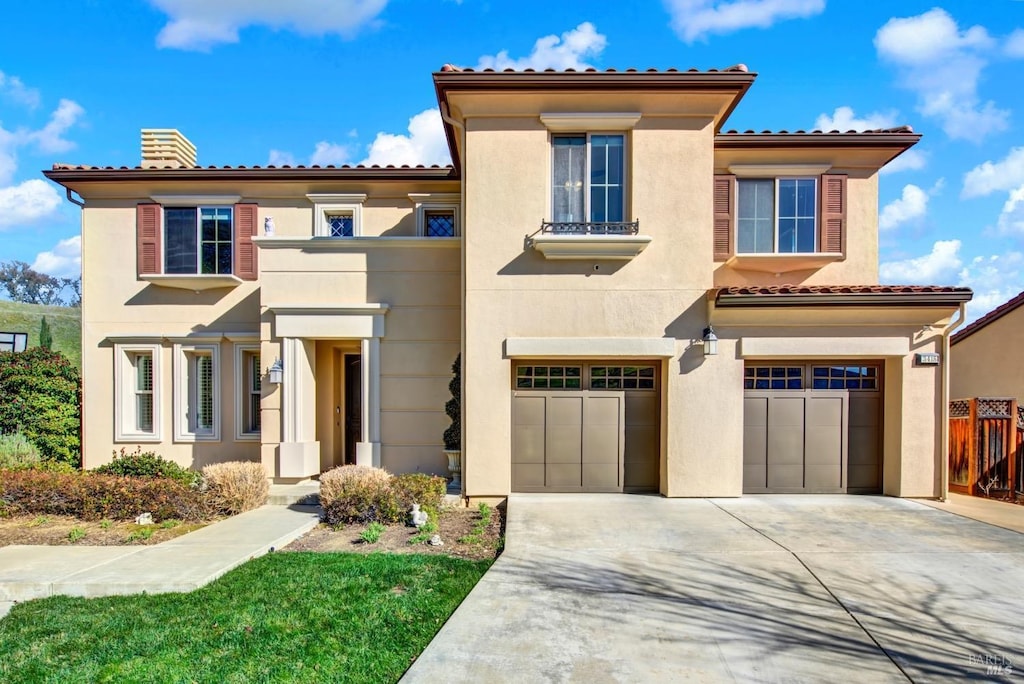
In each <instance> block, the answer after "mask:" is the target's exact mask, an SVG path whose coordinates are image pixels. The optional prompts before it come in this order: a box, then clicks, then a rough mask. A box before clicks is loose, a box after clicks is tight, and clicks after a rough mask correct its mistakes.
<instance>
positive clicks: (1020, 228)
mask: <svg viewBox="0 0 1024 684" xmlns="http://www.w3.org/2000/svg"><path fill="white" fill-rule="evenodd" d="M996 230H997V231H998V232H999V234H1001V235H1016V236H1018V237H1024V185H1021V186H1020V187H1019V188H1017V189H1016V190H1014V191H1013V192H1011V193H1010V196H1009V197H1008V198H1007V200H1006V203H1005V204H1003V210H1002V211H1001V212H1000V213H999V218H998V219H997V220H996Z"/></svg>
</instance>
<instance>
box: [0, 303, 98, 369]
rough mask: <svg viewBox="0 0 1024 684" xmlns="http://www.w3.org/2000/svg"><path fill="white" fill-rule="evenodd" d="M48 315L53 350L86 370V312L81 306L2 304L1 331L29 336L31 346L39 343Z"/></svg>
mask: <svg viewBox="0 0 1024 684" xmlns="http://www.w3.org/2000/svg"><path fill="white" fill-rule="evenodd" d="M43 316H46V322H47V323H49V324H50V332H51V333H52V334H53V348H54V349H55V350H56V351H59V352H62V353H63V354H65V355H66V356H67V357H68V358H69V359H71V363H73V364H74V365H75V366H76V367H77V368H78V369H79V370H81V368H82V311H81V309H79V308H77V307H67V306H41V305H38V304H19V303H17V302H7V301H0V331H2V332H25V333H28V345H29V346H30V347H35V346H36V345H38V344H39V322H40V321H41V320H42V318H43Z"/></svg>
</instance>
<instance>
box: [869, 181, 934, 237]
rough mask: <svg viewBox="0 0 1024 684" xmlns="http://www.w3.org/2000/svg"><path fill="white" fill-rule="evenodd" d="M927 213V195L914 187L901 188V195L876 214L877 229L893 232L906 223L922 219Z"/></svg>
mask: <svg viewBox="0 0 1024 684" xmlns="http://www.w3.org/2000/svg"><path fill="white" fill-rule="evenodd" d="M926 213H928V193H926V192H925V191H924V190H922V189H921V188H919V187H917V186H916V185H910V184H908V185H905V186H903V195H902V196H901V197H900V198H899V199H896V200H893V201H892V202H889V204H887V205H885V207H883V208H882V211H881V212H880V213H879V214H878V229H879V230H893V229H894V228H897V227H899V226H901V225H903V224H904V223H907V222H908V221H913V220H916V219H920V218H922V217H923V216H924V215H925V214H926Z"/></svg>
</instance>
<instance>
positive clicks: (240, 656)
mask: <svg viewBox="0 0 1024 684" xmlns="http://www.w3.org/2000/svg"><path fill="white" fill-rule="evenodd" d="M489 564H490V561H480V562H471V561H465V560H461V559H458V558H451V557H448V556H441V555H437V556H432V555H416V554H401V555H399V554H379V553H374V554H369V555H365V554H349V553H275V554H270V555H267V556H264V557H262V558H258V559H256V560H254V561H251V562H249V563H246V564H245V565H243V566H241V567H240V568H237V569H235V570H233V571H232V572H230V573H228V574H227V575H225V576H224V577H222V578H220V579H219V580H217V581H215V582H213V583H211V584H209V585H208V586H206V587H204V588H202V589H199V590H197V591H194V592H192V593H189V594H161V595H155V596H146V595H140V596H123V597H109V598H98V599H79V598H70V597H65V596H55V597H51V598H46V599H41V600H37V601H29V602H27V603H22V604H18V605H16V606H14V608H13V610H12V611H11V613H10V614H9V615H8V616H7V617H6V618H4V619H3V620H0V653H3V654H4V656H3V658H0V681H3V682H5V683H12V684H14V683H20V682H33V683H36V682H54V683H56V682H61V683H62V684H63V683H65V682H68V683H75V682H125V681H130V682H218V683H219V682H225V683H228V684H230V683H234V682H306V681H314V682H394V681H397V680H398V678H399V677H401V676H402V673H403V672H405V670H406V668H408V667H409V665H410V664H411V663H412V661H413V660H415V659H416V657H417V656H418V655H419V654H420V652H422V650H423V649H424V648H425V647H426V645H427V644H428V643H429V642H430V640H431V639H432V638H433V637H434V634H435V633H436V632H437V630H439V629H440V628H441V625H442V624H444V622H445V620H447V618H448V616H449V615H451V613H452V612H453V611H454V610H455V608H456V607H457V606H458V605H459V603H460V602H461V601H462V599H463V598H465V596H466V594H468V593H469V590H470V589H471V588H472V587H473V585H475V584H476V582H477V581H478V580H479V579H480V577H481V576H482V575H483V573H484V571H485V570H486V569H487V567H488V565H489Z"/></svg>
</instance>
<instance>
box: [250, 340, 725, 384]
mask: <svg viewBox="0 0 1024 684" xmlns="http://www.w3.org/2000/svg"><path fill="white" fill-rule="evenodd" d="M705 344H706V343H705ZM267 376H268V377H267V381H268V382H270V384H271V385H280V384H281V381H282V380H283V379H284V364H283V363H281V359H274V363H273V364H272V365H271V366H270V368H268V369H267Z"/></svg>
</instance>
